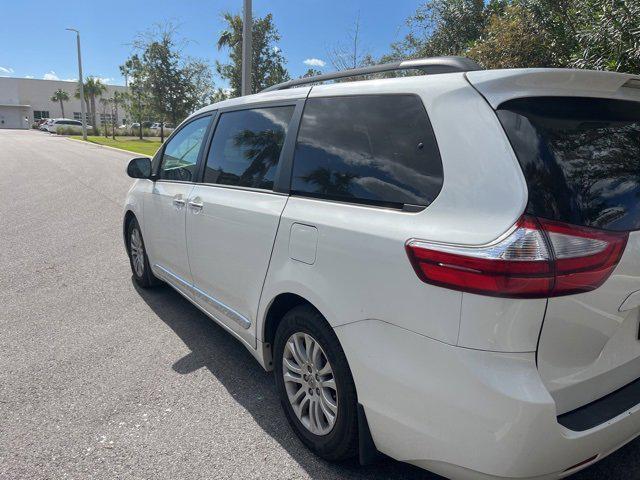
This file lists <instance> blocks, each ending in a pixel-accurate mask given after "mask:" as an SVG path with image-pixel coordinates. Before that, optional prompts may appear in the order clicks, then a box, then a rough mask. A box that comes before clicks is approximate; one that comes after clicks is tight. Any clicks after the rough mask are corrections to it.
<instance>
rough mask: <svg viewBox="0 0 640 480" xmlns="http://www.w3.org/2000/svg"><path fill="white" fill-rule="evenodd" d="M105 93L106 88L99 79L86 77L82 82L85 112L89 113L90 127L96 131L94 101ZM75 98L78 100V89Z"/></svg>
mask: <svg viewBox="0 0 640 480" xmlns="http://www.w3.org/2000/svg"><path fill="white" fill-rule="evenodd" d="M106 91H107V87H106V85H105V84H104V83H102V81H101V80H100V79H99V78H96V77H87V79H86V80H85V82H84V100H85V103H87V107H89V108H87V110H88V111H89V116H90V118H91V125H92V126H93V128H94V130H97V128H98V126H97V124H96V99H97V98H98V97H100V96H102V94H103V93H104V92H106ZM75 96H76V98H80V88H76V94H75Z"/></svg>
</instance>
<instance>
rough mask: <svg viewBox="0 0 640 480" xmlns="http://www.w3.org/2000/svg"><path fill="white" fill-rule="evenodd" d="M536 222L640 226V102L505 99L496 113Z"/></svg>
mask: <svg viewBox="0 0 640 480" xmlns="http://www.w3.org/2000/svg"><path fill="white" fill-rule="evenodd" d="M497 113H498V118H499V119H500V122H501V123H502V126H503V127H504V129H505V131H506V133H507V136H508V137H509V140H510V141H511V144H512V146H513V148H514V151H515V153H516V156H517V157H518V161H519V162H520V165H521V167H522V171H523V172H524V176H525V178H526V181H527V184H528V187H529V205H528V211H529V213H531V214H534V215H538V216H540V217H544V218H549V219H552V220H558V221H562V222H567V223H572V224H576V225H584V226H592V227H599V228H603V229H607V230H617V231H628V230H636V229H639V228H640V103H638V102H631V101H624V100H609V99H595V98H581V97H574V98H573V97H536V98H521V99H516V100H510V101H508V102H506V103H504V104H502V105H501V106H500V107H499V108H498V112H497Z"/></svg>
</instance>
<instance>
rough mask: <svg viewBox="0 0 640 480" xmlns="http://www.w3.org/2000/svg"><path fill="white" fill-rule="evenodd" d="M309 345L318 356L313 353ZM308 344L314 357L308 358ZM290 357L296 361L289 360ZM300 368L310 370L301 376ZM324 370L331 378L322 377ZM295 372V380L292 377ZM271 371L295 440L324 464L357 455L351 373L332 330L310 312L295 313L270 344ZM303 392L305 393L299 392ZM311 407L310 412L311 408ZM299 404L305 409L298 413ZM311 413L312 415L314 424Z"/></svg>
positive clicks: (297, 309)
mask: <svg viewBox="0 0 640 480" xmlns="http://www.w3.org/2000/svg"><path fill="white" fill-rule="evenodd" d="M309 339H310V341H309ZM303 342H304V343H303ZM314 343H315V344H317V345H318V347H319V349H320V350H318V349H315V350H314V349H313V344H314ZM310 344H311V345H312V347H311V348H312V352H315V354H314V353H312V354H311V355H307V350H308V348H307V346H308V345H310ZM294 351H295V352H296V353H297V354H298V355H297V356H296V355H293V353H294ZM303 357H304V358H303ZM310 357H311V359H310ZM323 357H324V358H323ZM296 358H297V359H298V360H296ZM323 359H326V361H327V362H326V363H325V362H324V361H323ZM300 364H302V365H303V366H306V367H309V369H308V370H307V373H303V372H304V371H305V370H304V368H303V366H301V365H300ZM327 365H329V370H331V372H332V373H331V374H327V373H326V372H327V369H326V366H327ZM292 367H293V369H292ZM298 367H300V374H299V375H298V374H297V372H296V371H295V369H296V368H298ZM274 371H275V382H276V389H277V391H278V395H279V396H280V403H281V404H282V408H283V409H284V412H285V415H286V417H287V420H288V421H289V423H290V424H291V427H292V428H293V430H294V432H295V433H296V435H297V436H298V437H299V438H300V440H301V441H302V442H303V443H304V444H305V445H306V446H307V447H308V448H309V449H310V450H311V451H313V452H314V453H315V454H316V455H318V456H320V457H322V458H324V459H325V460H329V461H340V460H345V459H347V458H351V457H353V456H355V455H356V454H357V451H358V414H357V395H356V388H355V385H354V383H353V377H352V376H351V370H350V369H349V365H348V363H347V359H346V357H345V355H344V351H343V350H342V347H341V346H340V343H339V341H338V338H337V337H336V335H335V333H334V332H333V329H332V328H331V327H330V326H329V324H328V323H327V321H326V320H325V319H324V317H323V316H322V315H321V314H320V312H318V311H317V310H316V309H315V308H313V307H312V306H310V305H300V306H297V307H294V308H293V309H291V310H290V311H289V312H287V313H286V314H285V316H284V317H283V319H282V321H281V322H280V324H279V325H278V329H277V331H276V335H275V340H274ZM323 371H324V372H325V373H324V374H323ZM285 373H286V374H287V380H285ZM316 373H317V374H319V375H318V376H316ZM304 375H307V377H306V378H307V379H308V380H305V377H304ZM312 377H313V379H315V380H312ZM331 377H333V380H334V381H335V389H332V388H331V386H330V385H331ZM312 381H313V383H310V382H312ZM298 386H299V388H298ZM309 386H311V387H314V386H316V387H319V388H308V387H309ZM303 390H306V392H301V391H303ZM309 392H312V394H308V393H309ZM290 398H292V399H293V402H294V403H295V402H296V401H297V400H296V399H297V398H301V399H302V400H300V401H299V402H298V403H297V406H296V408H294V406H293V403H292V400H290ZM332 401H333V403H332ZM314 402H315V407H312V405H314ZM303 403H305V406H304V407H301V405H303ZM333 407H335V411H336V413H335V415H333V423H331V415H327V414H326V413H327V412H328V413H329V414H332V413H333V410H332V408H333ZM312 408H314V409H315V410H313V412H317V415H313V418H312V415H311V412H312ZM296 412H298V413H296ZM305 415H306V418H305ZM323 420H324V421H323Z"/></svg>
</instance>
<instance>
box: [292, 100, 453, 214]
mask: <svg viewBox="0 0 640 480" xmlns="http://www.w3.org/2000/svg"><path fill="white" fill-rule="evenodd" d="M441 187H442V162H441V160H440V155H439V153H438V148H437V145H436V140H435V137H434V134H433V130H432V129H431V124H430V123H429V119H428V117H427V113H426V111H425V109H424V106H423V105H422V101H421V100H420V98H419V97H417V96H415V95H365V96H353V97H331V98H312V99H310V100H308V101H307V103H306V106H305V109H304V114H303V118H302V123H301V126H300V132H299V134H298V141H297V145H296V151H295V157H294V166H293V178H292V187H291V188H292V190H293V191H294V192H296V193H304V194H308V195H312V196H318V197H326V198H333V199H336V200H347V201H354V202H360V203H370V204H381V205H389V206H402V205H403V204H412V205H429V204H430V203H431V202H432V201H433V200H434V199H435V197H436V196H437V195H438V193H439V192H440V189H441Z"/></svg>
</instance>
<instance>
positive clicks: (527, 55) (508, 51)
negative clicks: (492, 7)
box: [465, 3, 560, 68]
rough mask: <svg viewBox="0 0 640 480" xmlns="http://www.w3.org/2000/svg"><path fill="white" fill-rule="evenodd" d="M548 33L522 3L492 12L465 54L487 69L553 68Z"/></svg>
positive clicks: (553, 62)
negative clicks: (479, 35)
mask: <svg viewBox="0 0 640 480" xmlns="http://www.w3.org/2000/svg"><path fill="white" fill-rule="evenodd" d="M549 43H550V39H549V34H548V32H547V31H546V30H545V29H544V27H543V26H542V25H540V24H539V23H538V22H536V21H535V17H534V14H533V12H532V11H531V10H529V9H527V8H526V7H525V6H523V5H522V4H520V3H513V4H511V5H508V6H507V7H506V8H505V9H504V11H502V12H500V13H499V14H494V15H491V16H490V18H489V21H488V22H487V26H486V28H485V31H484V32H483V33H482V36H481V38H480V39H478V40H477V41H476V42H475V43H474V44H473V46H472V47H471V48H469V49H468V50H467V51H466V52H465V54H466V55H467V56H468V57H470V58H472V59H474V60H476V61H477V62H478V63H480V64H481V65H483V66H484V67H485V68H528V67H554V66H560V65H557V64H556V63H555V60H554V55H553V53H552V49H551V48H549V47H550V45H549Z"/></svg>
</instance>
